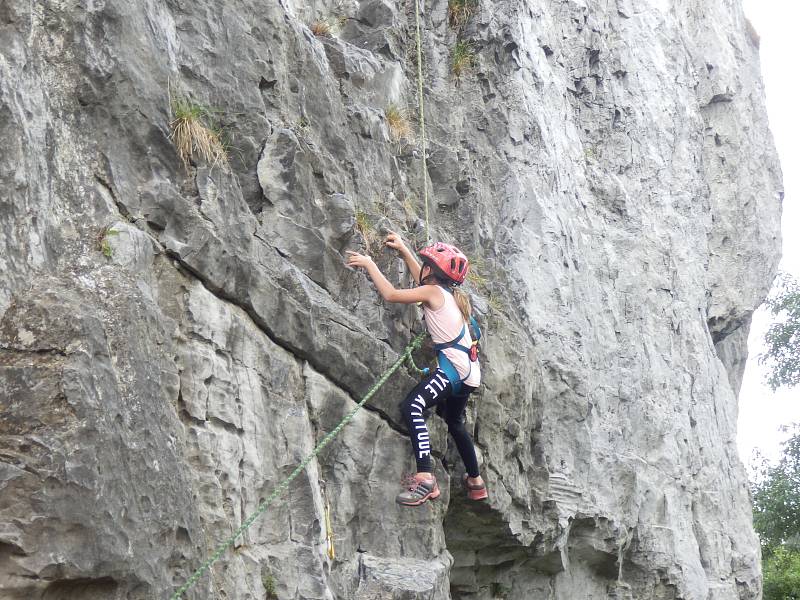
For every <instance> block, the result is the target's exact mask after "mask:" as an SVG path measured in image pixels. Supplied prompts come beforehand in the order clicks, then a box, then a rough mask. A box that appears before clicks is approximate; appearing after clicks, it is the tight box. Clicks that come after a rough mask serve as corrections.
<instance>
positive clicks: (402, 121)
mask: <svg viewBox="0 0 800 600" xmlns="http://www.w3.org/2000/svg"><path fill="white" fill-rule="evenodd" d="M385 114H386V123H387V124H388V125H389V133H390V134H391V136H392V139H393V140H395V141H396V142H399V141H401V140H409V141H410V140H412V139H413V138H414V130H413V129H412V128H411V122H410V121H409V120H408V116H407V113H406V111H405V110H403V109H401V108H398V107H397V106H395V105H394V104H390V105H389V106H387V107H386V111H385Z"/></svg>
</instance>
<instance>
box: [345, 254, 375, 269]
mask: <svg viewBox="0 0 800 600" xmlns="http://www.w3.org/2000/svg"><path fill="white" fill-rule="evenodd" d="M347 254H349V255H350V256H348V257H347V266H348V267H362V268H364V269H366V268H367V267H368V266H369V265H370V264H371V263H372V259H371V258H370V257H369V256H366V255H365V254H359V253H358V252H353V251H352V250H348V251H347Z"/></svg>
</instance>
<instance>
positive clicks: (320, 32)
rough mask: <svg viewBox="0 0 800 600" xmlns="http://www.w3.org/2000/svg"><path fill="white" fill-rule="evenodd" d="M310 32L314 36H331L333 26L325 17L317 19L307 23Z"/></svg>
mask: <svg viewBox="0 0 800 600" xmlns="http://www.w3.org/2000/svg"><path fill="white" fill-rule="evenodd" d="M309 28H310V29H311V33H313V34H314V35H315V36H316V37H331V35H333V27H331V24H330V23H329V22H328V21H326V20H325V19H319V20H317V21H314V22H313V23H311V25H309Z"/></svg>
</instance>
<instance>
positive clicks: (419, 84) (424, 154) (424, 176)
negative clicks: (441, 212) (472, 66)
mask: <svg viewBox="0 0 800 600" xmlns="http://www.w3.org/2000/svg"><path fill="white" fill-rule="evenodd" d="M420 2H421V0H414V11H415V14H416V17H417V104H418V105H419V129H420V146H421V149H422V196H423V198H424V199H425V237H426V239H427V243H428V244H430V242H431V221H430V216H429V213H428V156H427V150H426V148H425V104H424V101H423V97H422V96H423V94H422V82H423V79H422V30H421V28H420V17H419V3H420Z"/></svg>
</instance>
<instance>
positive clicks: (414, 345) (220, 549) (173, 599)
mask: <svg viewBox="0 0 800 600" xmlns="http://www.w3.org/2000/svg"><path fill="white" fill-rule="evenodd" d="M425 335H426V332H424V331H423V332H422V333H420V334H418V335H417V337H415V338H414V339H413V340H412V342H411V343H410V344H409V345H408V346H406V348H405V350H404V351H403V354H402V355H401V356H400V358H398V359H397V360H396V361H395V362H394V364H393V365H392V366H391V367H389V369H387V370H386V371H385V372H384V374H383V375H382V376H381V377H380V379H378V381H376V382H375V384H374V385H373V386H372V387H371V388H370V390H369V391H368V392H367V393H366V394H365V396H364V397H363V398H362V399H361V401H360V402H359V403H358V404H357V405H356V406H355V408H353V410H351V411H350V412H349V413H347V415H345V417H344V418H343V419H342V420H341V421H340V422H339V424H338V425H337V426H336V427H335V428H334V429H333V430H332V431H331V432H330V433H328V435H326V436H325V437H324V438H323V439H322V441H321V442H320V443H319V444H317V446H316V447H315V448H314V449H313V450H312V451H311V453H310V454H309V455H308V456H306V457H305V458H304V459H303V461H302V462H301V463H300V464H299V465H297V468H296V469H295V470H294V471H292V472H291V474H290V475H289V476H288V477H287V478H286V479H284V480H283V482H282V483H281V484H280V485H279V486H278V487H276V488H275V489H274V490H273V492H272V493H271V494H270V495H269V496H268V497H267V499H266V500H264V501H263V502H262V503H261V504H259V505H258V508H257V509H256V510H255V512H253V514H252V515H250V516H249V517H248V518H247V520H246V521H244V522H243V523H242V524H241V525H240V526H239V527H238V528H237V529H236V531H234V532H233V535H231V536H230V537H229V538H228V539H226V540H225V541H224V542H222V543H221V544H220V545H219V546H217V549H216V550H215V551H214V553H213V554H212V555H211V557H210V558H209V559H208V560H207V561H206V562H204V563H203V564H202V565H200V567H199V568H198V569H197V570H196V571H195V572H194V573H193V574H192V575H191V577H189V579H188V580H187V581H186V583H184V584H183V585H182V586H181V587H180V588H179V589H178V591H176V592H175V593H174V594H173V595H172V596H170V600H178V598H180V597H181V596H182V595H183V594H184V592H186V591H187V590H188V589H189V588H191V587H192V586H193V585H194V584H195V583H197V580H198V579H200V577H202V576H203V573H205V572H206V571H207V570H208V569H209V567H211V565H213V564H214V563H215V562H217V560H219V558H220V557H221V556H222V555H223V553H224V552H225V550H227V549H228V547H229V546H232V545H233V543H234V542H235V541H236V538H238V537H239V536H240V535H241V534H242V533H244V532H245V531H246V530H247V529H248V528H249V527H250V526H251V525H252V524H253V522H254V521H255V520H256V519H257V518H258V517H259V516H261V514H262V513H263V512H264V511H265V510H267V507H268V506H269V505H270V504H272V501H273V500H275V498H277V497H278V496H279V495H280V494H281V493H282V492H283V491H285V490H286V489H287V488H288V487H289V484H290V483H291V482H292V481H293V480H294V479H295V478H296V477H297V476H298V475H300V473H302V472H303V470H304V469H305V468H306V467H307V466H308V464H309V463H310V462H311V461H312V460H314V458H315V457H316V456H317V454H319V453H320V451H321V450H322V449H323V448H324V447H325V446H327V445H328V443H329V442H330V441H331V440H332V439H333V438H335V437H336V436H337V435H338V434H339V432H340V431H341V430H342V428H343V427H344V426H345V425H347V424H348V423H349V422H350V421H351V420H352V419H353V417H354V416H355V414H356V413H357V412H358V411H359V410H360V409H361V408H362V407H363V406H364V404H366V403H367V401H368V400H369V399H370V398H372V396H373V395H375V392H377V391H378V390H379V389H380V388H381V387H382V386H383V384H385V383H386V382H387V381H388V380H389V377H391V376H392V374H393V373H394V372H395V371H397V369H399V368H400V367H401V366H402V365H403V363H404V362H405V361H406V360H408V359H409V358H410V357H411V353H412V352H413V351H414V350H417V349H419V348H420V346H421V345H422V340H423V338H424V337H425Z"/></svg>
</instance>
